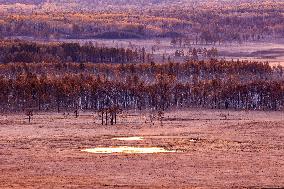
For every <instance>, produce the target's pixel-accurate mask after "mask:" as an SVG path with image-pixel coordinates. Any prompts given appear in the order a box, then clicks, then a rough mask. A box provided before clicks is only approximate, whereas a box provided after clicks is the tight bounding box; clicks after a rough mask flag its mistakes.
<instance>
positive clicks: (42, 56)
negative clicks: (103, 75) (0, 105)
mask: <svg viewBox="0 0 284 189" xmlns="http://www.w3.org/2000/svg"><path fill="white" fill-rule="evenodd" d="M146 58H147V54H146V52H145V49H143V48H142V49H136V50H135V51H133V50H130V49H124V48H106V47H96V46H94V45H93V44H92V43H91V42H89V43H86V44H84V45H80V44H78V43H41V44H40V43H35V42H25V41H18V40H2V41H0V63H9V62H25V63H31V62H53V63H54V62H80V63H81V62H92V63H129V62H131V63H135V62H145V60H146Z"/></svg>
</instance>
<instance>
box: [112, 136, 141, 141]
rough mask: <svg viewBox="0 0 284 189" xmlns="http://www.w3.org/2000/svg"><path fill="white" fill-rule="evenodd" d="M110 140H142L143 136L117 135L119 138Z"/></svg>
mask: <svg viewBox="0 0 284 189" xmlns="http://www.w3.org/2000/svg"><path fill="white" fill-rule="evenodd" d="M112 140H123V141H138V140H144V138H143V137H119V138H112Z"/></svg>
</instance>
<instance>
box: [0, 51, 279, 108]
mask: <svg viewBox="0 0 284 189" xmlns="http://www.w3.org/2000/svg"><path fill="white" fill-rule="evenodd" d="M75 53H78V52H75ZM33 62H34V63H25V62H18V63H13V62H10V63H7V64H0V73H1V76H0V89H1V90H0V110H1V111H3V112H16V111H24V110H30V109H32V110H34V111H58V112H60V111H74V110H76V109H82V110H87V111H98V110H100V109H104V108H111V107H119V108H121V109H137V110H145V109H154V110H159V111H160V110H167V109H175V108H189V107H203V108H212V109H217V108H222V109H223V108H224V109H226V108H229V109H252V110H283V108H284V75H283V67H281V66H277V67H270V66H269V64H268V63H261V62H248V61H224V60H214V59H212V60H210V61H188V62H186V63H180V64H179V63H171V62H169V63H164V64H156V63H154V62H152V63H117V64H99V63H84V62H82V63H78V62H73V63H72V62H65V61H55V62H52V61H47V62H35V61H33Z"/></svg>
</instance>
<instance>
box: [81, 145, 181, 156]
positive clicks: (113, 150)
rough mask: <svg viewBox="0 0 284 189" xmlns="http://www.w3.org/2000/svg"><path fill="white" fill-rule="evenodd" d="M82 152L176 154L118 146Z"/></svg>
mask: <svg viewBox="0 0 284 189" xmlns="http://www.w3.org/2000/svg"><path fill="white" fill-rule="evenodd" d="M81 151H82V152H89V153H96V154H112V153H124V154H153V153H171V152H176V151H174V150H166V149H164V148H159V147H130V146H118V147H104V148H102V147H99V148H90V149H85V150H81Z"/></svg>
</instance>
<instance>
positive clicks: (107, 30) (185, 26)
mask: <svg viewBox="0 0 284 189" xmlns="http://www.w3.org/2000/svg"><path fill="white" fill-rule="evenodd" d="M283 10H284V3H283V2H275V1H271V2H260V3H259V4H258V3H257V4H255V3H251V4H249V3H244V4H240V5H239V6H236V5H235V4H232V5H230V4H229V5H228V6H217V7H216V6H211V4H210V3H209V2H208V5H207V6H206V4H205V5H204V6H198V7H190V6H189V7H187V6H184V7H182V6H169V7H168V8H165V7H160V8H155V9H154V8H149V9H146V10H143V11H141V10H140V11H139V10H129V11H119V10H113V11H106V12H104V11H101V12H88V11H86V12H82V11H78V12H76V11H74V12H63V13H62V12H48V13H46V12H36V13H28V14H16V13H15V12H13V13H2V14H1V15H0V37H1V36H2V37H11V36H12V37H13V36H28V37H34V38H41V39H42V38H44V39H54V38H55V39H57V38H65V39H66V38H72V39H90V38H108V39H117V38H141V39H147V38H156V37H161V38H163V37H168V38H184V39H186V40H187V41H190V43H195V44H197V43H198V44H206V43H207V44H208V43H226V42H246V41H259V40H267V39H268V40H271V39H277V38H283V37H284V11H283Z"/></svg>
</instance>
